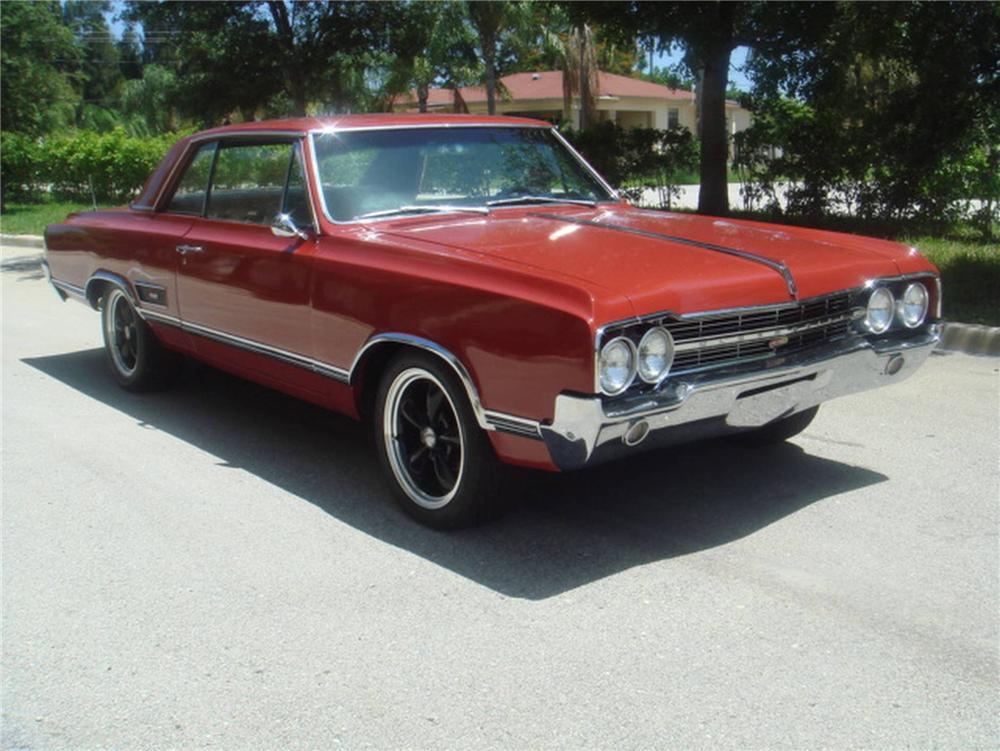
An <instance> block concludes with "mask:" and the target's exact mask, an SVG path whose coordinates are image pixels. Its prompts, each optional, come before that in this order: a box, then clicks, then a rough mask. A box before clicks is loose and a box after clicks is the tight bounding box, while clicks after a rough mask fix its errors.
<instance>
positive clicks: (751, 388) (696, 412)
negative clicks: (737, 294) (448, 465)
mask: <svg viewBox="0 0 1000 751" xmlns="http://www.w3.org/2000/svg"><path fill="white" fill-rule="evenodd" d="M939 339H940V326H938V325H932V326H930V327H928V329H927V330H926V331H925V332H921V333H918V334H913V335H909V336H907V337H906V338H904V339H894V340H889V339H882V340H868V339H864V338H852V339H846V340H843V341H840V342H836V343H832V344H828V345H825V346H823V347H820V348H817V349H811V350H807V351H804V352H799V353H795V354H792V355H787V356H785V357H777V358H774V359H771V360H766V361H764V364H763V365H761V363H760V362H757V363H753V364H749V363H748V364H746V365H743V366H736V367H733V368H729V369H724V370H717V371H713V372H711V373H699V374H691V375H690V376H680V377H678V378H677V379H676V380H675V379H670V381H669V382H668V383H666V384H664V386H663V387H662V388H661V389H660V390H659V391H657V392H656V393H654V394H643V395H639V396H634V397H629V398H626V399H621V398H618V399H608V400H605V399H602V398H601V397H598V396H583V395H580V396H575V395H570V394H560V395H559V396H557V397H556V404H555V416H554V419H553V420H552V423H551V424H549V425H541V426H540V427H539V432H540V433H541V436H542V439H543V440H544V441H545V444H546V446H547V447H548V450H549V454H550V455H551V457H552V461H553V462H554V463H555V464H556V466H557V467H559V468H560V469H563V470H570V469H578V468H580V467H583V466H586V465H589V464H595V463H598V462H599V461H601V460H603V458H610V456H613V455H617V454H620V453H621V450H622V449H623V448H624V449H625V450H627V449H631V448H638V444H640V443H646V442H647V440H646V439H647V436H657V435H658V436H660V437H661V438H668V439H670V442H681V441H683V440H685V439H687V440H693V439H698V438H705V437H710V436H711V435H719V434H725V433H727V432H737V431H740V430H746V429H751V428H756V427H761V426H763V425H767V424H768V423H770V422H773V421H774V420H778V419H781V418H785V417H788V416H790V415H793V414H795V413H796V412H801V411H803V410H806V409H809V408H810V407H814V406H816V405H817V404H820V403H821V402H825V401H827V400H829V399H833V398H835V397H838V396H846V395H847V394H855V393H858V392H861V391H867V390H869V389H873V388H877V387H879V386H885V385H888V384H890V383H897V382H899V381H902V380H903V379H905V378H907V377H908V376H910V375H912V374H913V373H914V372H915V371H916V370H917V368H919V367H920V365H922V364H923V362H924V360H926V359H927V357H928V356H929V355H930V353H931V351H932V350H933V349H934V347H935V346H936V345H937V342H938V340H939ZM695 424H697V425H695ZM685 426H686V427H688V428H690V430H687V431H686V430H685ZM665 434H668V435H665ZM636 439H637V440H636ZM609 444H613V446H614V447H616V448H617V449H618V450H616V451H598V449H601V448H602V447H608V448H611V446H609ZM609 455H610V456H609Z"/></svg>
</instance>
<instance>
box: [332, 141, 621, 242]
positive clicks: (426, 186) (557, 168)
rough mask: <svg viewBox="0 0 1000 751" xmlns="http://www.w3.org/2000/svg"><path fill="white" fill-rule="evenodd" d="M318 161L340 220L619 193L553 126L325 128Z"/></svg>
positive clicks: (571, 200) (588, 199) (334, 213)
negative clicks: (589, 167) (567, 145)
mask: <svg viewBox="0 0 1000 751" xmlns="http://www.w3.org/2000/svg"><path fill="white" fill-rule="evenodd" d="M315 144H316V162H317V167H318V169H319V179H320V183H321V185H322V188H323V198H324V200H325V202H326V208H327V214H328V216H329V218H330V219H332V220H333V221H336V222H349V221H352V220H354V219H358V218H364V217H373V218H374V217H375V216H381V217H387V216H392V215H394V214H402V213H410V212H412V213H417V212H427V211H435V210H451V211H454V210H463V209H466V210H472V209H473V208H474V207H478V208H480V209H484V208H487V207H489V206H491V205H495V206H510V205H516V204H517V203H524V204H530V203H557V202H566V203H574V202H576V203H588V204H590V203H593V202H596V201H611V200H614V197H613V196H612V195H611V194H610V193H609V192H608V190H607V189H606V188H604V186H602V185H601V183H600V181H599V180H598V179H597V178H596V177H595V176H594V175H593V174H591V172H590V171H589V170H587V169H586V168H585V167H584V166H583V165H582V164H580V162H579V161H577V159H576V158H575V157H574V156H573V155H572V154H571V153H570V152H569V151H568V150H567V149H566V148H565V147H564V146H563V145H562V143H560V142H559V140H558V139H557V138H556V137H555V136H554V135H553V134H552V133H551V132H550V131H549V130H548V129H547V128H502V127H501V128H490V127H487V128H462V127H458V128H434V127H429V128H406V129H396V130H394V129H387V130H357V131H350V130H348V131H339V132H331V133H319V134H316V137H315Z"/></svg>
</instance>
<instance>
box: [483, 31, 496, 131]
mask: <svg viewBox="0 0 1000 751" xmlns="http://www.w3.org/2000/svg"><path fill="white" fill-rule="evenodd" d="M486 46H487V45H486V43H485V40H484V43H483V47H484V55H483V57H484V58H485V59H486V60H485V62H486V111H487V112H488V113H489V114H491V115H495V114H496V113H497V69H496V66H495V65H494V62H495V61H494V54H493V49H492V48H493V40H492V39H491V40H489V49H485V48H486Z"/></svg>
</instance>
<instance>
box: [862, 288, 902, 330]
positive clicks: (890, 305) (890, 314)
mask: <svg viewBox="0 0 1000 751" xmlns="http://www.w3.org/2000/svg"><path fill="white" fill-rule="evenodd" d="M885 298H888V300H886V301H885V305H884V306H883V307H882V308H881V309H882V310H886V311H887V314H886V319H885V323H884V324H882V323H878V324H876V323H874V321H873V317H872V311H873V310H875V308H873V306H872V303H873V302H875V301H876V300H877V299H882V300H885ZM895 317H896V298H895V296H894V295H893V294H892V290H890V289H889V288H888V287H883V286H878V287H876V288H875V289H873V290H872V293H871V294H870V295H869V296H868V302H867V303H866V305H865V318H864V323H865V328H866V329H868V331H869V332H871V333H872V334H884V333H885V332H886V331H888V330H889V329H890V328H891V327H892V322H893V319H894V318H895Z"/></svg>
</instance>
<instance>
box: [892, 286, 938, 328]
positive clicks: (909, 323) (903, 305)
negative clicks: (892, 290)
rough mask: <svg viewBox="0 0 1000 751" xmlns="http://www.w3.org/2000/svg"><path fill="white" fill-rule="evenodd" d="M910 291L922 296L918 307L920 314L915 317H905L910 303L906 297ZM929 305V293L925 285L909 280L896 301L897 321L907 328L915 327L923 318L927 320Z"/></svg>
mask: <svg viewBox="0 0 1000 751" xmlns="http://www.w3.org/2000/svg"><path fill="white" fill-rule="evenodd" d="M911 292H916V293H918V294H920V295H922V296H923V300H922V302H921V307H920V315H919V316H917V317H916V318H914V317H907V314H906V309H907V307H908V306H909V305H911V304H912V303H909V302H907V298H908V297H909V296H910V293H911ZM930 306H931V295H930V292H929V291H928V290H927V287H926V286H925V285H924V284H921V283H920V282H911V283H910V284H908V285H907V287H906V290H905V291H904V292H903V294H902V296H901V297H900V298H899V302H898V303H897V316H898V318H899V322H900V323H902V324H903V325H904V326H905V327H906V328H908V329H915V328H917V327H918V326H920V325H921V324H922V323H923V322H924V321H925V320H927V313H928V311H929V310H930Z"/></svg>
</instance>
